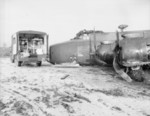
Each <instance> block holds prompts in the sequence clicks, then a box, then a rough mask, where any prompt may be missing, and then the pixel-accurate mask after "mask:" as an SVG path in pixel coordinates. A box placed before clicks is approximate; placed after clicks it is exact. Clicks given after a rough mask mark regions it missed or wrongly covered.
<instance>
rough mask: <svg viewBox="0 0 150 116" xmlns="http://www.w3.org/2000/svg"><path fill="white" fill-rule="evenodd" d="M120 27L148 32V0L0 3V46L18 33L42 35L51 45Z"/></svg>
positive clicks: (16, 0)
mask: <svg viewBox="0 0 150 116" xmlns="http://www.w3.org/2000/svg"><path fill="white" fill-rule="evenodd" d="M120 24H128V25H129V27H128V30H142V29H144V30H145V29H150V0H0V46H1V45H3V44H4V43H7V46H10V43H11V42H10V40H11V39H10V38H11V35H12V34H14V33H15V32H17V31H19V30H37V31H43V32H46V33H48V34H49V43H50V44H55V43H58V42H62V41H66V40H69V39H71V38H73V37H74V36H75V34H76V33H77V32H78V31H80V30H82V29H87V30H91V29H94V28H95V29H96V30H103V31H106V32H109V31H115V30H116V29H117V27H118V25H120Z"/></svg>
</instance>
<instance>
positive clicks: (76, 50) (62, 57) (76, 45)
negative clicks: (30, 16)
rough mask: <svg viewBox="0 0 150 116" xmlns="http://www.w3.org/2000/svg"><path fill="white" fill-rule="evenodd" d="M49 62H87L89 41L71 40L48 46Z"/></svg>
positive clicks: (88, 58)
mask: <svg viewBox="0 0 150 116" xmlns="http://www.w3.org/2000/svg"><path fill="white" fill-rule="evenodd" d="M49 54H50V62H51V63H53V64H60V63H65V62H72V61H73V60H76V61H77V62H78V63H79V64H89V60H90V56H89V41H88V40H72V41H68V42H64V43H61V44H56V45H52V46H50V53H49Z"/></svg>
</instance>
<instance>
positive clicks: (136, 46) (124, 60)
mask: <svg viewBox="0 0 150 116" xmlns="http://www.w3.org/2000/svg"><path fill="white" fill-rule="evenodd" d="M126 27H127V26H126V25H121V26H119V28H120V29H121V32H102V31H86V30H83V31H82V33H81V32H80V33H78V35H79V36H77V37H75V38H74V39H72V40H70V41H67V42H64V43H60V44H56V45H52V46H50V51H49V55H50V62H51V63H53V64H59V63H64V62H73V61H76V62H78V63H79V64H81V65H85V64H86V65H92V64H100V65H111V66H113V67H114V69H115V71H116V72H117V73H118V74H119V75H120V76H121V77H122V78H123V79H125V80H126V81H128V82H131V81H132V80H135V81H144V79H145V76H144V73H145V72H144V71H145V70H146V69H148V68H150V30H142V31H123V30H124V29H125V28H126Z"/></svg>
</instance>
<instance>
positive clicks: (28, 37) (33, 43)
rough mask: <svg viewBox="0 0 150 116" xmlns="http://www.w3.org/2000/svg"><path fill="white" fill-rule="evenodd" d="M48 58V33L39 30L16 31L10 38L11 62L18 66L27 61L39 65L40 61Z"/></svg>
mask: <svg viewBox="0 0 150 116" xmlns="http://www.w3.org/2000/svg"><path fill="white" fill-rule="evenodd" d="M47 58H48V34H47V33H45V32H40V31H33V30H25V31H18V32H16V33H15V34H13V35H12V38H11V55H10V59H11V62H12V63H14V62H15V63H16V64H17V65H18V66H19V67H20V66H21V65H22V64H23V63H25V62H27V63H31V62H34V63H36V65H37V66H41V64H42V61H43V60H46V59H47Z"/></svg>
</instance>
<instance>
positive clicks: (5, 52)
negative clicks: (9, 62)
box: [0, 47, 11, 57]
mask: <svg viewBox="0 0 150 116" xmlns="http://www.w3.org/2000/svg"><path fill="white" fill-rule="evenodd" d="M10 51H11V48H10V47H0V57H9V56H10Z"/></svg>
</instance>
